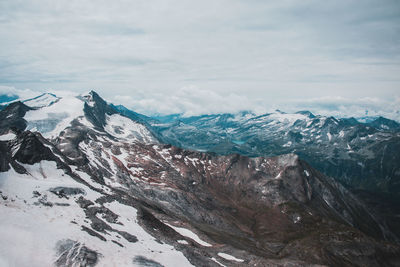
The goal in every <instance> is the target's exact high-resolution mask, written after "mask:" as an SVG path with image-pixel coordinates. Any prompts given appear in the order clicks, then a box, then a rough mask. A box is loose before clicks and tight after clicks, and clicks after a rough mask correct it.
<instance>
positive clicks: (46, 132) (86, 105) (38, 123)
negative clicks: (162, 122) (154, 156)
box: [23, 92, 157, 143]
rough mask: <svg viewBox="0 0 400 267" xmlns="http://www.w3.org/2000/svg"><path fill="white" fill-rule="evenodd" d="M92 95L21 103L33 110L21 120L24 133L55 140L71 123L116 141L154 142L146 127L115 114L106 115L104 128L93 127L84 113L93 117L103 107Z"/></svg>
mask: <svg viewBox="0 0 400 267" xmlns="http://www.w3.org/2000/svg"><path fill="white" fill-rule="evenodd" d="M91 94H92V93H91V92H90V93H88V94H87V95H77V96H74V95H66V96H63V97H57V96H55V95H53V94H42V95H40V96H38V97H36V98H33V99H30V100H26V101H23V103H24V104H26V105H28V106H29V107H31V108H33V109H31V110H29V111H28V112H26V114H25V116H24V119H25V120H26V121H27V130H30V131H38V132H40V133H41V134H42V135H43V136H44V137H46V138H50V139H54V138H56V137H58V136H59V135H60V133H61V132H63V131H64V130H65V129H66V128H68V127H71V125H72V124H73V122H74V121H77V122H79V123H81V124H83V125H85V126H86V127H89V128H96V129H97V130H100V131H104V132H106V133H108V134H110V135H112V136H114V137H116V138H125V139H126V138H129V139H130V140H136V141H139V142H145V143H156V142H157V140H156V139H155V138H154V137H153V135H152V134H151V133H150V132H149V130H148V129H147V128H146V127H145V126H143V125H142V124H141V123H139V122H136V121H133V120H131V119H129V118H127V117H124V116H122V115H120V114H118V113H117V112H116V111H112V112H110V114H105V116H106V118H105V120H104V123H103V125H101V127H100V129H99V127H96V126H98V125H96V124H95V123H94V122H93V121H91V117H90V115H88V112H86V111H87V110H90V111H91V110H94V111H93V112H95V113H96V112H98V111H97V110H96V109H95V108H96V107H97V105H101V104H102V103H96V100H95V99H96V97H92V95H91ZM105 105H107V104H105ZM110 109H111V108H110ZM91 115H92V113H91Z"/></svg>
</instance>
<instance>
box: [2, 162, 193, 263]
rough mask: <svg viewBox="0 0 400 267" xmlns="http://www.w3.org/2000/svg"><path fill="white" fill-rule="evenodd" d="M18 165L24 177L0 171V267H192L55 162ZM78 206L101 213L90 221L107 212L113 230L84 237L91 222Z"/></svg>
mask: <svg viewBox="0 0 400 267" xmlns="http://www.w3.org/2000/svg"><path fill="white" fill-rule="evenodd" d="M23 166H24V167H25V168H26V169H27V171H28V174H19V173H17V172H15V171H14V169H10V170H9V171H8V172H2V173H0V188H1V198H0V214H1V216H2V219H1V220H0V236H1V238H0V247H1V249H0V265H1V266H32V267H33V266H38V267H39V266H50V265H51V264H52V263H53V264H55V265H57V266H65V265H67V266H72V265H73V266H86V265H94V264H96V263H97V264H98V266H147V265H145V264H150V263H151V262H152V261H153V262H157V263H159V264H162V265H163V266H171V267H175V266H177V265H179V266H192V265H191V264H190V263H189V262H188V260H187V259H186V258H185V257H184V255H183V254H182V253H181V252H179V251H177V250H176V249H174V247H173V246H171V245H168V244H163V243H160V242H158V241H157V240H156V239H155V238H154V237H152V236H151V235H149V234H148V233H147V232H145V231H144V230H143V228H142V227H141V226H140V225H139V224H138V222H137V221H138V220H137V210H136V209H135V208H133V207H131V206H128V205H126V204H122V203H120V202H118V201H112V202H109V203H105V204H98V203H96V200H98V199H100V198H101V197H104V196H107V194H103V193H100V192H97V191H94V190H93V189H91V188H90V187H88V186H86V185H84V184H82V183H78V182H77V181H75V180H73V179H72V178H71V177H70V176H69V175H67V174H65V173H64V171H63V170H59V169H57V167H56V164H55V162H51V161H41V162H39V163H36V164H34V165H27V164H23ZM83 202H85V203H92V204H91V205H90V209H93V210H95V209H99V210H100V212H99V213H97V214H93V216H95V218H94V219H96V218H97V220H101V221H102V220H104V218H105V216H106V215H107V214H112V216H113V222H110V219H109V220H108V221H107V219H106V220H105V223H108V225H109V226H110V227H112V230H107V231H105V234H102V235H100V234H98V235H93V232H91V231H89V233H88V234H83V232H82V229H91V223H92V222H91V221H90V219H88V217H87V214H85V209H84V208H83V204H82V203H83ZM85 205H87V204H85ZM86 212H87V211H86ZM98 223H99V222H98ZM92 231H93V230H92ZM126 233H128V234H126ZM91 234H92V235H91ZM136 239H137V241H136ZM75 247H76V251H74V249H75ZM83 248H85V251H84V249H83ZM85 253H86V254H89V255H90V257H86V258H85V257H84V256H85V255H82V254H85ZM86 256H87V255H86ZM137 259H141V262H136V261H137ZM146 259H148V261H147V262H148V263H146ZM85 263H86V264H85ZM80 264H83V265H80ZM154 265H155V263H154Z"/></svg>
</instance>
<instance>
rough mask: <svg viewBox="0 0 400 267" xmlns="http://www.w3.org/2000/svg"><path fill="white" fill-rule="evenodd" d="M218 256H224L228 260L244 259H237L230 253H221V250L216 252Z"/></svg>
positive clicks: (238, 260) (239, 260) (240, 260)
mask: <svg viewBox="0 0 400 267" xmlns="http://www.w3.org/2000/svg"><path fill="white" fill-rule="evenodd" d="M218 256H220V257H221V258H224V259H226V260H229V261H237V262H244V260H242V259H238V258H236V257H234V256H232V255H229V254H226V253H222V252H218Z"/></svg>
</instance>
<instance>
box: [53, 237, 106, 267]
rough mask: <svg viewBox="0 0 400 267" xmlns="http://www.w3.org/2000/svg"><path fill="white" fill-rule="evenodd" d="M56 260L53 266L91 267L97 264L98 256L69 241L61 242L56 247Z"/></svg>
mask: <svg viewBox="0 0 400 267" xmlns="http://www.w3.org/2000/svg"><path fill="white" fill-rule="evenodd" d="M56 252H57V260H56V261H55V265H56V266H59V267H62V266H81V267H83V266H86V267H93V266H95V265H96V264H97V262H98V259H99V256H100V254H99V253H97V252H96V251H94V250H91V249H89V248H88V247H86V246H85V245H83V244H82V243H79V242H77V241H73V240H70V239H66V240H61V241H58V242H57V245H56Z"/></svg>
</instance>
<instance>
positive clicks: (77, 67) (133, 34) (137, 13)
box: [0, 0, 400, 113]
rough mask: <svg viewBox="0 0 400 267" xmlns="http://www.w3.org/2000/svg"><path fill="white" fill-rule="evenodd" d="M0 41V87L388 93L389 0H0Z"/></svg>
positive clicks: (257, 97)
mask: <svg viewBox="0 0 400 267" xmlns="http://www.w3.org/2000/svg"><path fill="white" fill-rule="evenodd" d="M0 37H1V40H2V41H1V42H0V70H1V71H0V84H2V85H4V86H14V87H16V88H30V89H33V90H53V89H59V90H74V91H76V92H81V91H87V90H90V89H95V90H97V91H99V93H101V94H102V95H104V96H105V97H106V98H109V99H112V98H113V97H114V96H115V95H120V96H128V97H130V98H132V99H134V100H135V101H136V102H132V103H133V104H135V105H136V104H137V101H138V99H142V101H144V100H143V99H148V100H147V101H150V100H151V98H150V96H151V97H156V100H155V101H153V102H157V101H158V99H165V100H166V99H169V100H170V101H171V103H170V104H169V105H168V106H169V108H166V107H164V108H163V110H164V112H168V111H172V110H179V111H181V112H186V113H210V112H211V111H212V110H218V109H217V108H214V106H217V107H224V108H220V110H226V111H229V110H234V109H241V108H246V109H247V108H252V109H257V110H258V109H265V106H269V107H270V106H278V105H279V104H281V105H284V104H283V103H289V102H290V101H289V100H290V99H309V98H315V99H321V98H323V97H327V96H335V97H336V96H341V97H343V98H344V99H359V98H365V97H370V98H377V99H381V101H382V103H384V102H385V101H388V99H390V98H392V97H393V96H394V95H398V94H399V93H398V92H399V91H398V90H399V86H400V81H399V78H398V76H399V75H398V74H399V73H400V4H399V2H398V1H397V0H385V1H380V0H365V1H352V0H340V1H334V2H326V1H325V2H321V1H316V0H315V1H314V0H306V1H290V0H284V1H256V0H252V1H249V0H246V1H245V0H216V1H211V0H205V1H183V0H170V1H161V0H155V1H147V0H146V1H145V0H135V1H128V0H118V1H111V2H110V1H105V0H104V1H90V0H89V1H77V0H69V1H67V0H59V1H52V0H42V1H28V0H25V1H24V0H3V1H1V2H0ZM182 88H198V89H197V90H192V91H191V93H190V94H195V95H196V94H200V93H201V92H203V91H204V92H208V94H209V95H210V98H211V97H214V99H210V100H209V102H210V103H213V104H212V105H197V103H194V104H193V105H191V104H190V103H189V102H190V101H199V100H198V99H196V98H188V97H186V95H190V94H189V93H188V94H185V93H182V90H183V89H182ZM185 90H187V89H185ZM183 91H184V90H183ZM219 96H221V97H219ZM222 96H223V97H222ZM179 97H181V98H182V99H180V100H181V101H178V100H176V101H175V100H174V99H176V98H179ZM197 97H201V96H200V95H199V96H197ZM238 99H240V100H238ZM235 101H237V102H238V103H236V102H235ZM164 102H166V101H164ZM179 102H181V103H186V102H188V104H177V103H179ZM233 102H235V103H236V104H233ZM133 104H132V105H133ZM164 104H165V103H164ZM292 104H293V103H292ZM251 105H255V106H254V107H252V106H251ZM148 106H149V107H148V108H147V109H148V111H157V112H160V110H157V105H156V104H154V108H150V107H152V106H153V104H151V101H150V102H148ZM132 107H133V106H132Z"/></svg>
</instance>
